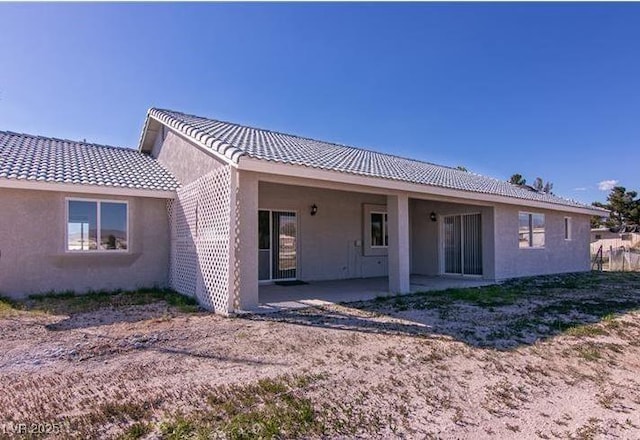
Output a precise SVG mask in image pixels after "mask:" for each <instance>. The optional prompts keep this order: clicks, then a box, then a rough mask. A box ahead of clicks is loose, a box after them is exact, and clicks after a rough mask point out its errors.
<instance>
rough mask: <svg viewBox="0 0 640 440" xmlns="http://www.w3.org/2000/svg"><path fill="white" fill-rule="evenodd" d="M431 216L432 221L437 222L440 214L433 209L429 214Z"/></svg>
mask: <svg viewBox="0 0 640 440" xmlns="http://www.w3.org/2000/svg"><path fill="white" fill-rule="evenodd" d="M429 218H430V219H431V221H432V222H435V221H437V220H438V216H437V215H436V213H435V212H433V211H431V214H429Z"/></svg>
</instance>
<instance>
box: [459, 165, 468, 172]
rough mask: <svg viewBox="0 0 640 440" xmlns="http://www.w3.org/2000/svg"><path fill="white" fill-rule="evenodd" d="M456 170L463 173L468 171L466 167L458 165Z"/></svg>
mask: <svg viewBox="0 0 640 440" xmlns="http://www.w3.org/2000/svg"><path fill="white" fill-rule="evenodd" d="M456 168H457V169H459V170H460V171H465V172H468V171H469V170H468V169H467V167H463V166H462V165H458V166H457V167H456Z"/></svg>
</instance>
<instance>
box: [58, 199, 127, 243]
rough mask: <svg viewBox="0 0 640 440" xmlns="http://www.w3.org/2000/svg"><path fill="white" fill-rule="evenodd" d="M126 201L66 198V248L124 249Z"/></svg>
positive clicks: (125, 239)
mask: <svg viewBox="0 0 640 440" xmlns="http://www.w3.org/2000/svg"><path fill="white" fill-rule="evenodd" d="M128 208H129V206H128V204H127V202H118V201H106V200H82V199H68V200H67V244H66V249H67V251H126V250H127V249H128V248H129V221H128V211H129V209H128Z"/></svg>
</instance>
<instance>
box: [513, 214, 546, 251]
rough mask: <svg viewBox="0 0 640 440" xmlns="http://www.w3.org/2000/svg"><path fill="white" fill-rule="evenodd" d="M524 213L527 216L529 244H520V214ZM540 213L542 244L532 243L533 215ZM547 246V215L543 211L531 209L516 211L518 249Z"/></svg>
mask: <svg viewBox="0 0 640 440" xmlns="http://www.w3.org/2000/svg"><path fill="white" fill-rule="evenodd" d="M521 214H526V215H528V216H529V246H526V247H521V246H520V238H519V236H520V215H521ZM534 215H541V216H543V217H544V246H534V245H533V216H534ZM546 246H547V216H546V215H545V213H544V212H532V211H518V249H544V248H545V247H546Z"/></svg>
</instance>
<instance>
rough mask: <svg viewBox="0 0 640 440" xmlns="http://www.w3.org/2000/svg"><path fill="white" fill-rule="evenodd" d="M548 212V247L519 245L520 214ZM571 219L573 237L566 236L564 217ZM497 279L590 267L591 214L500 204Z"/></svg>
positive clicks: (585, 269) (577, 270)
mask: <svg viewBox="0 0 640 440" xmlns="http://www.w3.org/2000/svg"><path fill="white" fill-rule="evenodd" d="M520 211H523V212H534V213H542V214H544V215H545V247H544V248H527V249H520V248H519V247H518V213H519V212H520ZM565 217H570V218H571V223H572V226H571V240H565V239H564V218H565ZM495 222H496V225H495V228H496V229H495V230H496V278H497V279H506V278H515V277H523V276H533V275H545V274H553V273H563V272H582V271H588V270H590V260H589V258H590V256H589V238H590V224H589V216H588V215H579V214H573V213H562V212H558V211H548V210H539V209H531V208H519V207H517V206H509V205H496V207H495Z"/></svg>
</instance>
